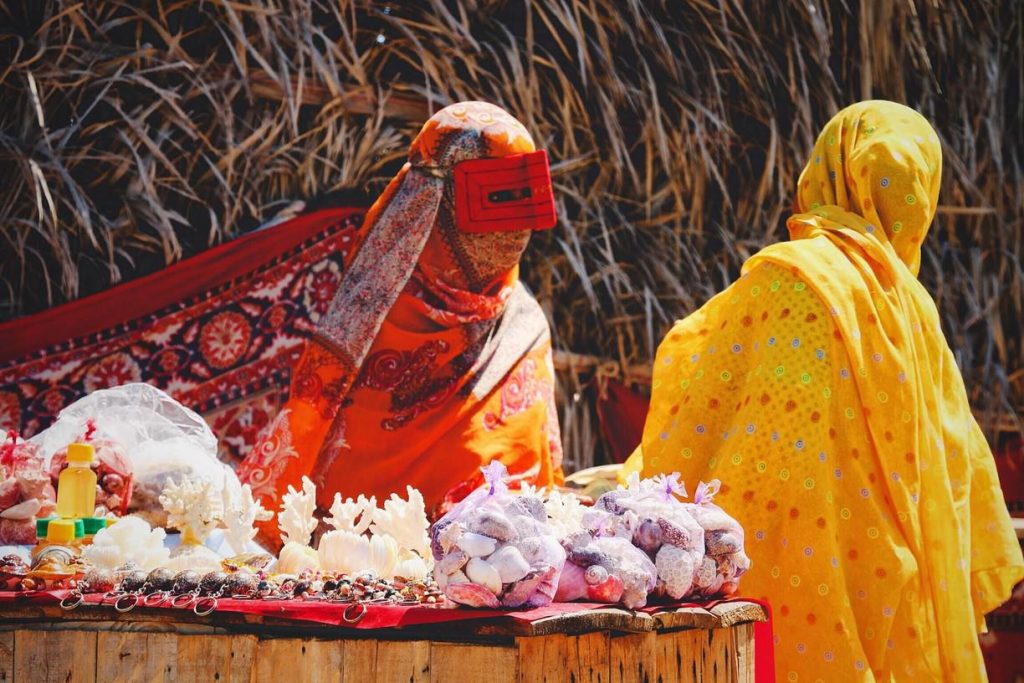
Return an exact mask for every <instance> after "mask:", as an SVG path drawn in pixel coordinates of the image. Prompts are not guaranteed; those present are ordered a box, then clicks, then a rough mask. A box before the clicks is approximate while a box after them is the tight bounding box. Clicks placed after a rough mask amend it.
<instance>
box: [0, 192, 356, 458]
mask: <svg viewBox="0 0 1024 683" xmlns="http://www.w3.org/2000/svg"><path fill="white" fill-rule="evenodd" d="M362 216H363V209H355V208H344V209H331V210H325V211H320V212H317V213H312V214H308V215H305V216H300V217H298V218H295V219H292V220H290V221H287V222H284V223H281V224H278V225H276V226H274V227H272V228H268V229H267V230H266V231H261V233H262V234H261V233H252V234H250V235H246V236H244V237H242V238H239V239H238V240H235V241H233V242H231V243H229V244H227V245H223V246H222V247H218V248H216V249H213V250H210V252H206V253H204V254H201V255H199V256H197V257H195V258H193V259H189V260H187V261H184V262H182V263H179V264H177V265H175V266H171V267H170V268H167V269H165V270H163V271H161V272H159V273H156V274H155V275H153V276H150V277H148V278H143V279H142V280H140V281H135V282H132V283H128V285H122V286H121V287H115V288H113V289H112V290H109V292H104V293H103V299H104V301H103V303H102V304H99V303H93V299H94V297H87V298H85V299H82V300H79V301H77V302H73V303H71V304H68V305H67V306H64V307H61V308H59V309H54V310H53V311H48V312H47V313H46V314H45V315H47V316H51V317H53V319H55V320H61V319H68V318H76V317H77V316H78V311H85V312H86V313H87V318H86V319H88V318H92V319H95V320H96V322H97V325H98V326H99V327H98V328H97V329H96V330H95V331H92V330H88V332H89V333H88V334H86V335H84V336H76V337H73V338H68V339H62V340H60V341H58V342H57V343H53V344H50V345H48V346H46V347H45V348H39V349H36V350H34V351H33V352H31V353H28V354H22V355H21V357H20V358H15V359H12V360H8V361H6V362H5V363H4V364H2V365H0V428H3V429H4V430H6V429H16V430H18V431H19V432H20V433H21V434H23V435H25V436H30V435H32V434H35V433H37V432H39V431H40V430H42V429H45V428H46V427H47V426H49V424H50V423H51V422H52V421H53V420H54V419H55V418H56V416H57V413H58V412H60V410H61V409H62V408H64V407H65V406H67V405H68V404H70V403H72V402H74V401H75V400H77V399H79V398H81V397H82V396H84V395H86V394H87V393H89V392H91V391H95V390H96V389H102V388H106V387H111V386H115V385H118V384H124V383H126V382H138V381H143V382H148V383H150V384H153V385H154V386H157V387H160V388H161V389H164V390H166V391H167V392H169V393H170V394H171V395H172V396H174V397H175V398H176V399H177V400H179V401H181V402H182V403H183V404H184V405H187V406H189V407H190V408H193V409H194V410H196V411H198V412H199V413H201V414H203V415H204V416H205V417H206V418H207V420H208V421H209V422H210V425H211V427H213V429H214V431H215V432H216V434H217V436H218V438H219V440H220V444H221V445H220V447H221V456H222V458H224V459H225V460H227V461H229V462H238V461H240V460H241V459H242V458H244V457H245V456H246V455H248V454H249V452H250V450H251V449H252V447H253V444H254V443H255V440H256V435H257V434H258V433H259V432H260V431H261V430H262V429H263V428H264V427H265V426H266V425H267V424H268V423H269V422H270V419H271V418H272V417H273V416H274V415H276V414H277V413H278V411H279V409H280V407H281V405H283V403H284V402H285V400H286V399H287V395H288V386H289V382H290V380H291V371H292V367H293V366H294V365H295V364H296V363H297V361H298V359H299V357H300V356H301V353H302V346H303V343H304V342H305V339H306V338H307V337H308V336H309V335H310V334H311V333H312V331H313V329H314V327H315V325H316V323H317V322H318V321H319V320H320V318H321V317H322V316H323V315H324V314H325V313H326V311H327V309H328V306H329V304H330V301H331V298H332V297H333V295H334V292H335V290H336V289H337V287H338V283H339V282H340V280H341V272H342V265H343V263H344V259H345V256H346V254H347V253H348V251H349V250H350V249H351V247H352V245H354V244H355V238H356V230H357V228H358V227H359V225H360V223H361V222H362ZM268 245H277V246H283V247H287V248H286V249H285V250H284V251H281V252H278V253H274V252H273V251H270V252H268V251H267V249H268V248H272V247H271V246H268ZM219 250H223V251H222V253H220V254H218V251H219ZM228 251H230V252H231V253H232V254H233V255H235V256H238V255H241V256H242V258H241V259H235V260H236V261H237V265H236V266H235V267H233V268H231V269H229V270H226V271H220V272H218V271H217V270H216V268H217V266H215V265H214V264H218V265H219V266H220V267H221V268H223V266H224V259H223V253H227V252H228ZM248 252H251V253H248ZM211 270H212V271H213V273H214V279H213V280H212V281H211V282H209V283H206V286H203V287H201V288H200V289H199V290H197V291H194V292H193V293H191V295H189V296H183V297H181V298H180V299H179V298H176V297H175V291H179V292H180V291H181V290H182V289H183V288H185V287H187V286H189V284H188V283H191V282H195V281H196V280H197V279H201V278H197V275H198V274H200V273H203V274H206V275H209V273H210V271H211ZM118 290H122V291H123V294H120V293H119V291H118ZM168 290H170V291H168ZM97 296H99V295H97ZM161 297H163V298H164V299H168V298H169V301H170V303H167V302H166V301H165V302H162V303H157V304H156V306H155V307H154V309H153V310H152V311H151V312H148V313H146V314H144V315H141V316H135V317H133V318H131V319H127V320H121V319H118V318H117V317H116V316H117V315H118V313H119V312H120V311H121V310H123V308H124V307H125V306H126V305H129V304H131V303H134V302H137V301H139V300H140V299H141V300H142V301H146V300H151V301H154V302H158V301H159V300H160V299H161ZM129 299H130V301H129ZM62 309H63V310H65V311H66V313H64V314H63V315H60V313H61V311H62ZM54 313H56V314H58V315H56V316H54V315H53V314H54ZM41 315H42V314H41ZM16 326H28V327H32V326H33V321H32V320H31V318H29V319H25V320H16V321H13V322H11V323H7V324H5V325H2V326H0V346H5V345H6V343H7V342H8V340H13V339H14V335H15V331H16V330H15V327H16ZM12 343H13V342H12Z"/></svg>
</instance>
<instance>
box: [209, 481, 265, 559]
mask: <svg viewBox="0 0 1024 683" xmlns="http://www.w3.org/2000/svg"><path fill="white" fill-rule="evenodd" d="M221 500H222V504H223V508H224V515H223V517H224V538H225V540H226V541H227V542H228V545H230V546H231V549H232V550H233V551H235V552H236V553H244V552H245V549H246V547H247V546H248V545H249V542H250V541H252V539H253V538H255V537H256V533H257V530H256V527H255V526H254V525H255V523H256V522H265V521H267V520H269V519H270V518H272V517H273V516H274V513H273V512H270V511H269V510H264V509H263V506H262V505H260V503H259V501H257V500H256V499H255V498H253V495H252V487H251V486H249V485H248V484H245V485H244V486H242V488H241V489H240V491H239V493H238V494H237V495H234V494H232V492H231V489H230V488H229V487H228V486H225V487H224V489H223V491H222V492H221Z"/></svg>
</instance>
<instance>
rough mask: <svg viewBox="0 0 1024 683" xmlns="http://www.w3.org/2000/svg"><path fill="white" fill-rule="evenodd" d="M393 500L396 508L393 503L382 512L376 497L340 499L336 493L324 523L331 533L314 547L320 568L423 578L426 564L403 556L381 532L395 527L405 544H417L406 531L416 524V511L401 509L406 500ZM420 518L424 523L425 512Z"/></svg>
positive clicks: (390, 537)
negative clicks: (330, 528) (329, 527)
mask: <svg viewBox="0 0 1024 683" xmlns="http://www.w3.org/2000/svg"><path fill="white" fill-rule="evenodd" d="M393 498H395V499H396V500H398V501H399V504H398V505H397V507H396V506H395V504H394V503H393V502H392V504H391V506H390V508H389V509H386V510H381V509H380V508H378V507H377V499H376V498H366V497H365V496H359V498H357V499H356V500H352V499H351V498H348V499H344V500H343V499H342V497H341V494H339V493H335V494H334V501H333V503H332V504H331V516H330V517H328V518H326V519H325V520H324V521H326V522H327V524H328V525H330V526H331V527H333V530H332V531H328V532H327V533H326V534H324V535H323V537H322V538H321V539H320V546H319V547H318V548H317V554H318V555H319V558H320V565H321V567H323V568H324V569H326V570H329V571H336V572H346V573H350V574H354V573H359V572H372V573H373V574H376V575H377V576H380V577H383V578H391V577H393V576H395V575H396V571H397V570H399V569H400V570H401V572H402V575H403V576H405V577H406V578H423V577H424V576H426V573H427V570H426V565H425V563H424V562H423V561H422V559H419V561H417V560H418V556H417V555H416V553H415V552H412V551H408V552H407V553H406V554H405V555H404V556H403V555H402V552H401V549H400V547H399V543H398V541H397V540H395V538H394V537H393V536H391V535H390V534H388V533H385V532H384V529H385V528H394V529H396V530H398V532H399V533H400V534H402V535H404V537H405V538H406V539H407V541H408V542H410V543H414V544H415V542H416V536H415V534H414V533H410V532H409V531H408V529H410V528H413V527H414V525H415V523H416V522H415V521H412V520H415V519H416V515H415V514H414V512H415V511H412V512H410V511H409V510H408V509H407V508H406V507H404V505H405V501H402V500H401V499H399V498H397V497H393ZM420 501H422V498H420ZM389 502H391V501H389ZM420 504H421V505H422V502H421V503H420ZM385 507H386V508H387V503H385ZM423 516H424V520H425V518H426V512H425V511H424V512H423ZM371 529H375V530H376V531H377V532H376V533H374V532H373V531H371ZM367 534H370V535H367ZM406 572H415V574H409V573H406Z"/></svg>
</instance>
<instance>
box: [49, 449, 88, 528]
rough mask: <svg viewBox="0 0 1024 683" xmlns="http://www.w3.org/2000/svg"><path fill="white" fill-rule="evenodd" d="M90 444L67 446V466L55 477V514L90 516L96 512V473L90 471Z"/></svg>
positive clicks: (65, 516)
mask: <svg viewBox="0 0 1024 683" xmlns="http://www.w3.org/2000/svg"><path fill="white" fill-rule="evenodd" d="M93 455H94V450H93V447H92V444H87V443H73V444H71V445H70V446H68V466H67V468H66V469H65V470H64V471H63V472H61V473H60V477H59V478H58V479H57V516H58V517H62V518H64V519H78V518H81V517H92V516H93V514H94V513H95V512H96V473H95V472H93V471H92V467H90V465H92V459H93Z"/></svg>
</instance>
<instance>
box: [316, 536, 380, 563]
mask: <svg viewBox="0 0 1024 683" xmlns="http://www.w3.org/2000/svg"><path fill="white" fill-rule="evenodd" d="M317 555H318V556H319V558H320V566H321V567H322V568H323V569H326V570H327V571H332V572H342V573H348V574H354V573H357V572H359V571H362V570H363V569H365V568H366V567H368V566H369V565H370V540H369V539H368V538H366V537H365V536H361V535H358V534H355V533H352V532H351V531H328V532H327V533H326V534H324V535H323V536H322V537H321V538H320V545H319V546H318V547H317Z"/></svg>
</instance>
